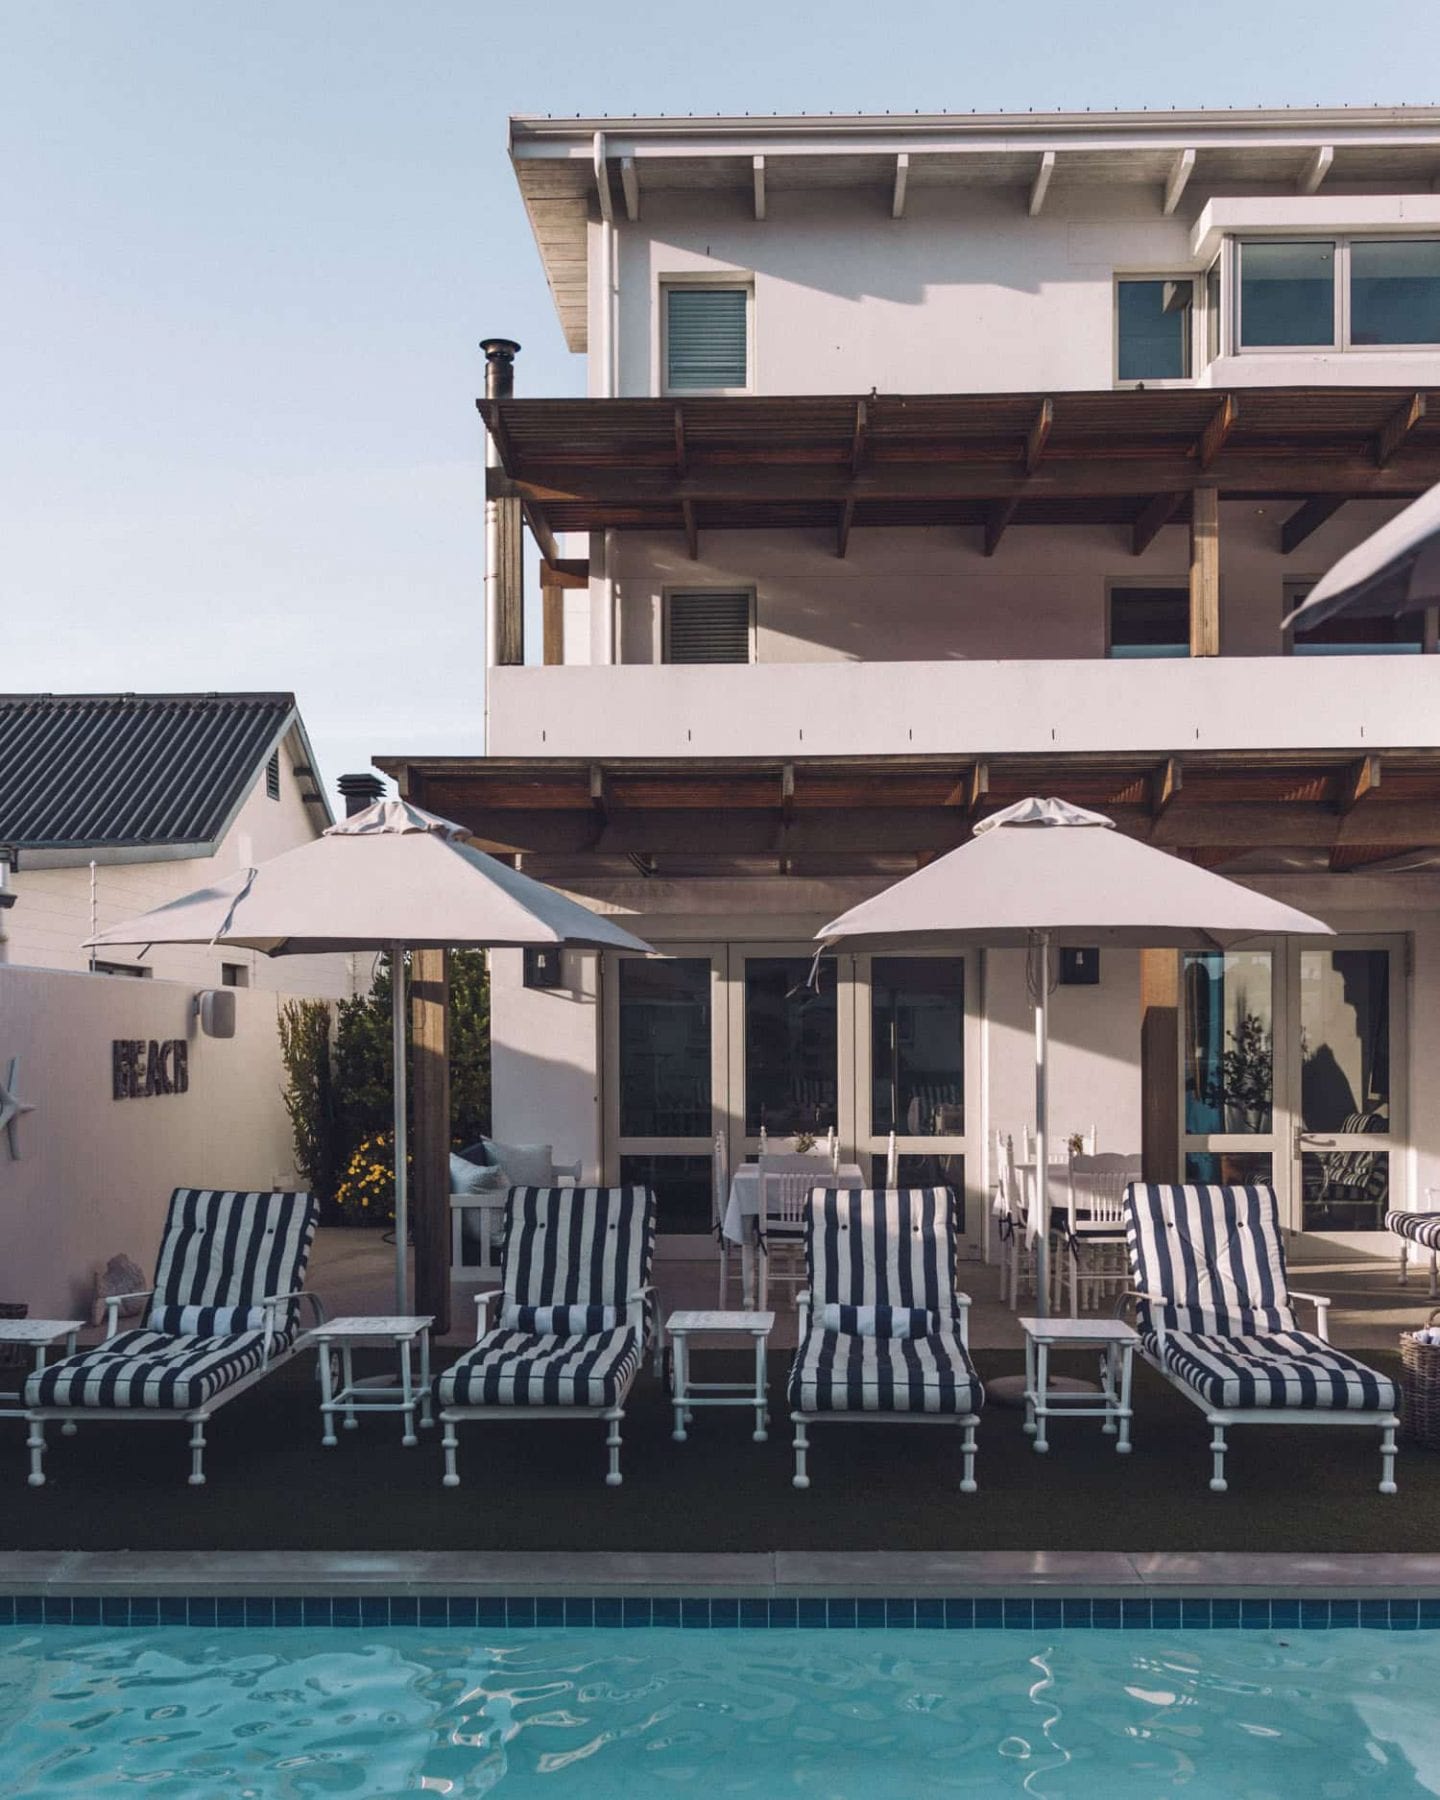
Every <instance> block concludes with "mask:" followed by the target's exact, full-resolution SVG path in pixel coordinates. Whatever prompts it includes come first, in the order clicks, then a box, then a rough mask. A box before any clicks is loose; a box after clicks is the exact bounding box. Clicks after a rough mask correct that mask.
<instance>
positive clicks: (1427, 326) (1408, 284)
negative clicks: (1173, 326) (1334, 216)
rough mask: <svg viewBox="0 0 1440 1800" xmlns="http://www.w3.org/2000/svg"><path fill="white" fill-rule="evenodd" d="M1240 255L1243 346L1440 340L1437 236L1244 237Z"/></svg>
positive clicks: (1343, 346) (1357, 346)
mask: <svg viewBox="0 0 1440 1800" xmlns="http://www.w3.org/2000/svg"><path fill="white" fill-rule="evenodd" d="M1235 256H1236V260H1237V264H1238V279H1237V289H1238V293H1237V304H1236V309H1235V324H1236V340H1237V343H1238V345H1239V348H1240V349H1242V350H1272V349H1321V350H1327V349H1340V350H1365V349H1372V348H1376V347H1404V346H1407V345H1424V346H1429V345H1432V344H1440V238H1323V239H1315V240H1313V241H1312V240H1302V239H1289V238H1287V239H1284V240H1274V241H1262V240H1259V239H1248V238H1247V239H1243V240H1242V241H1241V242H1239V243H1238V244H1237V245H1236V246H1235Z"/></svg>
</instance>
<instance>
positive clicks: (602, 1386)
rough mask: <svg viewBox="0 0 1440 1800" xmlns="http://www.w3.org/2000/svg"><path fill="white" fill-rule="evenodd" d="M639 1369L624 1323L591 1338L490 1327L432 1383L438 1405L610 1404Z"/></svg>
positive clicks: (637, 1345) (636, 1342) (636, 1352)
mask: <svg viewBox="0 0 1440 1800" xmlns="http://www.w3.org/2000/svg"><path fill="white" fill-rule="evenodd" d="M639 1367H640V1340H639V1338H638V1337H637V1336H636V1334H635V1333H634V1332H633V1331H631V1330H629V1329H628V1328H627V1327H625V1326H621V1327H620V1328H619V1329H618V1330H615V1331H604V1332H597V1333H595V1334H594V1335H593V1336H590V1337H576V1338H555V1337H545V1338H537V1337H534V1336H532V1335H531V1334H530V1333H529V1332H519V1331H492V1332H490V1333H489V1334H488V1336H486V1337H483V1338H482V1339H481V1340H480V1342H479V1343H478V1344H476V1345H475V1347H474V1349H473V1350H469V1351H467V1352H466V1353H465V1355H464V1356H462V1357H461V1358H460V1360H459V1361H458V1362H457V1363H454V1364H452V1365H451V1367H450V1368H448V1369H446V1370H444V1371H443V1373H442V1374H441V1375H440V1378H439V1380H438V1381H437V1382H436V1384H435V1386H436V1394H437V1396H438V1398H439V1401H440V1404H441V1406H594V1407H606V1406H614V1405H616V1404H617V1402H618V1401H619V1400H620V1399H622V1398H623V1397H624V1395H625V1393H626V1391H627V1390H628V1388H629V1386H630V1383H631V1382H632V1381H633V1380H634V1379H635V1374H636V1371H637V1370H638V1369H639Z"/></svg>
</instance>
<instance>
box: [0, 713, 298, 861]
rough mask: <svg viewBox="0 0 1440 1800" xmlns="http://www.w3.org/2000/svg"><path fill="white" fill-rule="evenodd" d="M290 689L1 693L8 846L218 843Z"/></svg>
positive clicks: (0, 822) (281, 725) (285, 717)
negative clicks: (285, 691) (276, 691)
mask: <svg viewBox="0 0 1440 1800" xmlns="http://www.w3.org/2000/svg"><path fill="white" fill-rule="evenodd" d="M296 719H297V714H296V710H295V696H294V695H293V694H0V844H9V845H13V846H15V847H16V848H17V849H21V850H24V849H27V848H28V849H34V850H42V849H62V848H103V847H114V846H121V845H154V846H156V847H160V846H166V845H177V844H184V845H194V846H197V847H201V846H213V845H214V844H216V843H217V842H218V841H219V839H220V838H221V837H222V836H223V835H224V833H225V830H226V828H227V827H228V825H229V823H230V821H231V819H232V818H233V817H234V814H235V812H236V810H237V808H238V807H239V805H240V803H241V801H242V800H243V799H244V797H245V795H246V793H247V792H248V790H249V788H250V785H251V783H252V782H253V781H254V780H255V778H256V776H257V775H258V774H259V772H260V770H261V768H262V767H263V765H264V763H265V761H266V759H267V758H268V757H269V755H270V753H271V751H272V750H273V749H274V748H275V747H276V745H277V744H278V743H279V742H280V740H281V739H282V738H283V737H284V735H285V734H286V732H287V731H288V730H289V729H290V728H291V726H292V725H293V724H294V723H295V722H296Z"/></svg>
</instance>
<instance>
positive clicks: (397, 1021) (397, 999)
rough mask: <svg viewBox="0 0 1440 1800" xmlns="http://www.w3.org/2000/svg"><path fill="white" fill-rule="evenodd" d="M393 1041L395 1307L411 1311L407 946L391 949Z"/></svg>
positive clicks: (391, 1031) (391, 1028)
mask: <svg viewBox="0 0 1440 1800" xmlns="http://www.w3.org/2000/svg"><path fill="white" fill-rule="evenodd" d="M390 1041H391V1047H392V1049H393V1052H394V1058H395V1080H394V1088H395V1310H396V1312H397V1313H399V1314H401V1315H402V1316H403V1315H404V1314H406V1313H408V1312H409V1310H410V1284H409V1280H408V1273H409V1271H408V1268H407V1250H408V1240H409V1237H410V1196H409V1191H408V1190H409V1181H408V1179H407V1171H406V1159H407V1157H406V1153H407V1150H408V1145H407V1143H406V1113H407V1106H406V1081H405V1074H406V1071H405V947H404V945H403V944H394V945H392V946H391V949H390Z"/></svg>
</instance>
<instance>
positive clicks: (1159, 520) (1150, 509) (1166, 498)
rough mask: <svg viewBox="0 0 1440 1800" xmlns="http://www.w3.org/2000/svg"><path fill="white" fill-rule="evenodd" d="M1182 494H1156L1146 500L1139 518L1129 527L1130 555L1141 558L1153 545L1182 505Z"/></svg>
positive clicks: (1183, 497) (1183, 498)
mask: <svg viewBox="0 0 1440 1800" xmlns="http://www.w3.org/2000/svg"><path fill="white" fill-rule="evenodd" d="M1184 500H1185V496H1184V495H1183V494H1156V496H1155V498H1154V499H1153V500H1147V501H1146V503H1145V505H1144V507H1143V508H1142V509H1141V511H1140V516H1139V517H1138V518H1137V519H1136V521H1135V523H1134V524H1133V525H1132V526H1131V527H1130V554H1131V555H1132V556H1143V555H1144V554H1145V552H1146V551H1147V550H1148V549H1149V548H1150V546H1151V544H1152V543H1154V541H1155V537H1156V535H1157V533H1158V532H1159V531H1160V530H1161V528H1162V527H1163V526H1166V525H1168V524H1169V523H1170V521H1171V520H1172V519H1173V518H1174V517H1175V515H1176V513H1177V512H1179V510H1180V508H1181V506H1182V505H1183V504H1184Z"/></svg>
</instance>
